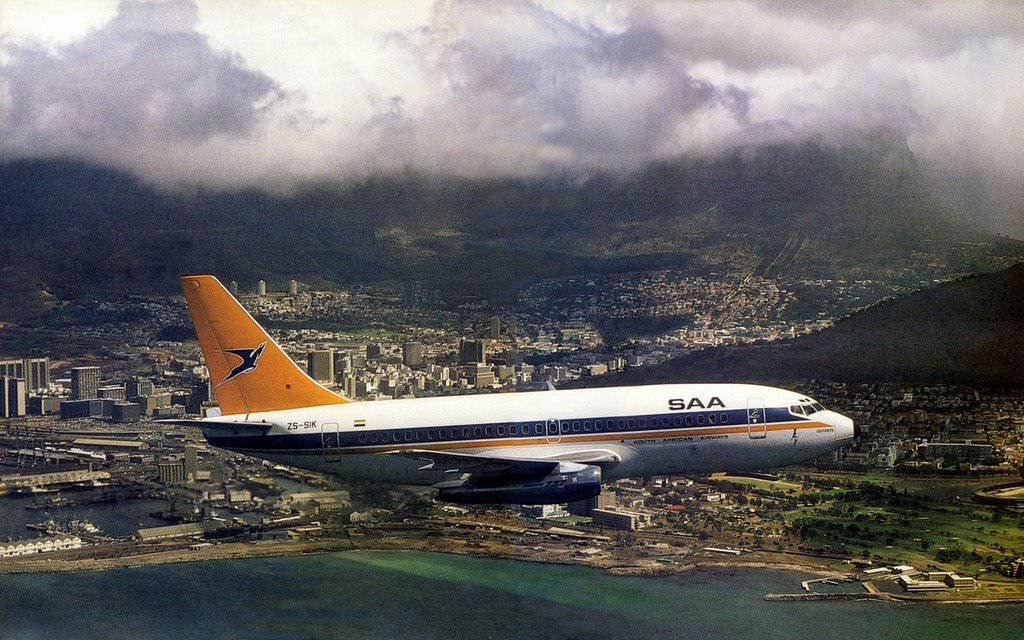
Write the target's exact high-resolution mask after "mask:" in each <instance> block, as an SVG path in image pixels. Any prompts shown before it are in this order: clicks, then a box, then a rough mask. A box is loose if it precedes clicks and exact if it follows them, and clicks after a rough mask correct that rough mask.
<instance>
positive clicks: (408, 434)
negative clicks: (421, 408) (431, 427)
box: [405, 431, 412, 442]
mask: <svg viewBox="0 0 1024 640" xmlns="http://www.w3.org/2000/svg"><path fill="white" fill-rule="evenodd" d="M405 441H406V442H412V431H406V432H405Z"/></svg>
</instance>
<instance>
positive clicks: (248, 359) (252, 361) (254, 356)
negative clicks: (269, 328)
mask: <svg viewBox="0 0 1024 640" xmlns="http://www.w3.org/2000/svg"><path fill="white" fill-rule="evenodd" d="M266 346H267V343H266V342H263V343H261V344H260V346H258V347H256V348H255V349H224V353H230V354H231V355H233V356H237V357H238V358H240V359H241V360H242V361H241V362H240V363H238V365H237V366H236V367H235V368H234V369H232V370H231V373H229V374H228V375H226V376H224V379H223V380H221V381H220V382H219V383H218V384H217V386H218V387H219V386H220V385H222V384H224V383H225V382H227V381H228V380H231V379H232V378H236V377H238V376H240V375H242V374H243V373H249V372H250V371H255V370H256V361H257V360H259V359H260V356H261V355H263V348H264V347H266Z"/></svg>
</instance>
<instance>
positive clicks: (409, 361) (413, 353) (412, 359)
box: [402, 342, 423, 367]
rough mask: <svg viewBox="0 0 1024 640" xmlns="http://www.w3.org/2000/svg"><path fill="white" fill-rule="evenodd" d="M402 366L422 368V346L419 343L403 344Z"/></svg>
mask: <svg viewBox="0 0 1024 640" xmlns="http://www.w3.org/2000/svg"><path fill="white" fill-rule="evenodd" d="M402 364H404V365H405V366H407V367H420V366H423V345H422V344H420V343H419V342H406V343H405V344H403V345H402Z"/></svg>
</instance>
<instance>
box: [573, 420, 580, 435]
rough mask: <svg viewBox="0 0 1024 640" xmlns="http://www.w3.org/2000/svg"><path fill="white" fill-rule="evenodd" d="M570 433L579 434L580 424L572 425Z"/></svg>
mask: <svg viewBox="0 0 1024 640" xmlns="http://www.w3.org/2000/svg"><path fill="white" fill-rule="evenodd" d="M572 431H573V433H579V432H580V423H578V422H574V423H572Z"/></svg>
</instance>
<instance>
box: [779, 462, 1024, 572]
mask: <svg viewBox="0 0 1024 640" xmlns="http://www.w3.org/2000/svg"><path fill="white" fill-rule="evenodd" d="M867 478H868V477H858V480H863V481H861V482H857V483H853V482H851V481H850V479H849V478H846V479H844V481H845V482H847V483H848V484H853V485H854V486H853V487H852V488H851V489H849V490H847V491H845V492H843V493H842V494H840V495H835V493H834V492H825V493H831V494H832V495H830V496H829V497H828V498H827V499H824V500H822V498H823V497H824V496H822V495H817V496H813V497H814V498H815V500H811V501H810V502H811V504H808V503H806V502H805V503H803V505H802V506H798V507H797V508H795V509H792V510H788V511H786V512H785V514H784V518H785V520H786V521H787V522H788V523H789V525H790V527H791V528H792V531H793V532H794V534H795V535H796V536H797V537H798V538H799V539H800V545H801V547H802V548H804V549H806V550H813V551H822V552H830V553H838V554H842V555H849V556H852V557H863V558H871V559H873V560H877V561H882V562H899V563H909V564H913V565H915V566H920V567H927V566H940V567H943V568H949V569H959V570H962V571H967V572H972V573H974V572H977V571H979V570H981V569H984V568H986V567H989V568H990V567H992V566H994V564H995V563H998V562H999V561H1001V560H1004V559H1007V558H1011V557H1019V556H1021V555H1024V526H1022V520H1021V516H1020V515H1019V514H1016V513H1013V512H1007V511H1001V510H999V509H996V508H993V507H988V506H983V505H978V504H974V503H972V502H970V501H969V500H965V499H963V498H960V499H957V498H956V497H954V498H952V499H951V498H949V497H948V494H949V493H950V491H959V490H960V488H961V487H959V486H953V487H952V488H951V487H950V484H951V483H949V482H936V481H935V480H934V479H927V480H921V479H915V480H917V482H913V481H911V482H906V483H905V482H902V480H904V479H903V478H894V477H892V476H875V477H870V479H867ZM955 482H956V481H954V483H955ZM813 493H814V492H813V491H809V492H807V493H806V494H801V496H798V499H800V498H801V497H804V498H811V497H812V495H813Z"/></svg>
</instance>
